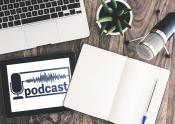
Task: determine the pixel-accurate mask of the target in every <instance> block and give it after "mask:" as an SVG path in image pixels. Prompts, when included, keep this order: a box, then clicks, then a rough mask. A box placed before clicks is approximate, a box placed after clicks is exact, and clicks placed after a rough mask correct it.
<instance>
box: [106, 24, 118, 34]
mask: <svg viewBox="0 0 175 124" xmlns="http://www.w3.org/2000/svg"><path fill="white" fill-rule="evenodd" d="M115 29H116V26H112V27H111V28H110V29H109V30H108V31H107V33H106V34H107V35H109V34H110V33H112V32H113V31H115Z"/></svg>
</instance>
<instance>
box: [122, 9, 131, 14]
mask: <svg viewBox="0 0 175 124" xmlns="http://www.w3.org/2000/svg"><path fill="white" fill-rule="evenodd" d="M131 10H132V9H129V8H125V9H124V14H127V13H128V12H130V11H131Z"/></svg>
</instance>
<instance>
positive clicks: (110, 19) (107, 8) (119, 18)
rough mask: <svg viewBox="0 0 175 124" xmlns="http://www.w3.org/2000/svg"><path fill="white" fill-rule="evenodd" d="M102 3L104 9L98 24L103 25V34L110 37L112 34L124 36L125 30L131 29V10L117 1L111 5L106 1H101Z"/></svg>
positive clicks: (112, 1)
mask: <svg viewBox="0 0 175 124" xmlns="http://www.w3.org/2000/svg"><path fill="white" fill-rule="evenodd" d="M101 3H102V5H103V7H102V9H101V12H100V15H99V20H97V23H100V24H101V25H102V27H101V33H102V34H103V33H106V34H107V35H108V34H110V33H112V32H119V33H120V34H121V35H123V29H124V28H126V27H128V28H131V26H130V25H129V20H130V11H131V9H130V8H127V7H126V6H125V5H124V4H122V3H121V2H119V1H116V0H111V2H109V3H106V2H105V0H101Z"/></svg>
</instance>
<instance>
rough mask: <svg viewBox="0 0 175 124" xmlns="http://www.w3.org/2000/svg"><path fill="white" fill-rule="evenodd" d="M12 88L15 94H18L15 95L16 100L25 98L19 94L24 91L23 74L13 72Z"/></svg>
mask: <svg viewBox="0 0 175 124" xmlns="http://www.w3.org/2000/svg"><path fill="white" fill-rule="evenodd" d="M10 89H11V92H12V93H13V94H14V95H17V96H16V97H13V99H14V100H17V99H23V96H19V94H21V93H22V92H23V91H24V87H23V82H22V81H21V76H20V75H19V74H18V73H13V74H12V75H11V83H10Z"/></svg>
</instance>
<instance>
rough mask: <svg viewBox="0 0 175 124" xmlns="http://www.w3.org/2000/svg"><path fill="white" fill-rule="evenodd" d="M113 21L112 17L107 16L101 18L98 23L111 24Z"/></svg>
mask: <svg viewBox="0 0 175 124" xmlns="http://www.w3.org/2000/svg"><path fill="white" fill-rule="evenodd" d="M112 20H113V19H112V17H111V16H105V17H101V18H99V20H97V21H96V22H97V23H103V22H111V21H112Z"/></svg>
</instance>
